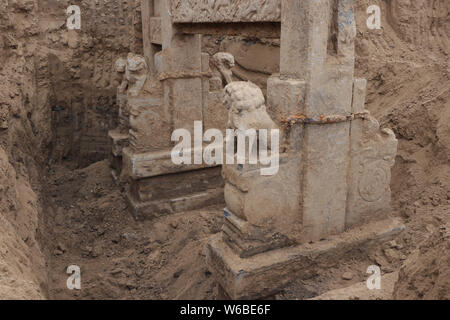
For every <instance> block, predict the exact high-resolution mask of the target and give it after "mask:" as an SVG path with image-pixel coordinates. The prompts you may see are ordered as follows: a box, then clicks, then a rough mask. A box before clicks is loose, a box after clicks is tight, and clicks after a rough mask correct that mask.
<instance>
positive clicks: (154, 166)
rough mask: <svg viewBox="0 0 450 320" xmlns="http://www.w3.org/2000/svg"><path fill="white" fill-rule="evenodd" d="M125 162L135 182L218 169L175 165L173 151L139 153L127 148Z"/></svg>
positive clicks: (202, 165) (124, 151)
mask: <svg viewBox="0 0 450 320" xmlns="http://www.w3.org/2000/svg"><path fill="white" fill-rule="evenodd" d="M193 152H195V151H193ZM193 152H192V154H193ZM192 158H193V157H192ZM123 161H124V167H125V168H126V170H128V175H129V176H130V177H131V178H132V179H134V180H138V179H144V178H149V177H155V176H160V175H166V174H171V173H180V172H186V171H195V170H200V169H204V168H210V167H217V165H208V164H206V163H203V164H200V165H195V164H190V165H178V164H174V163H173V162H172V158H171V150H164V151H154V152H143V153H137V152H133V150H132V149H131V148H125V149H124V150H123Z"/></svg>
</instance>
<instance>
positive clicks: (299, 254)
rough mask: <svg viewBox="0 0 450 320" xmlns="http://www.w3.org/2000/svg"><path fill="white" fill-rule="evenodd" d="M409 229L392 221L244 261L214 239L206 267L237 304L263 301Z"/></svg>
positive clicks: (220, 238) (355, 229)
mask: <svg viewBox="0 0 450 320" xmlns="http://www.w3.org/2000/svg"><path fill="white" fill-rule="evenodd" d="M404 229H405V227H404V225H403V224H402V223H401V222H400V221H398V220H395V219H392V218H389V219H386V220H382V221H377V222H373V223H370V224H367V225H365V226H363V227H360V228H354V229H352V230H349V231H347V232H345V233H342V234H340V235H338V236H334V237H331V238H330V239H329V240H325V241H320V242H315V243H312V244H303V245H300V246H296V247H289V248H284V249H279V250H272V251H269V252H265V253H262V254H259V255H256V256H253V257H251V258H246V259H243V258H240V257H239V256H238V255H236V254H235V253H234V252H233V250H232V249H231V248H230V247H229V246H228V245H227V244H226V243H225V242H224V241H223V240H222V235H221V234H217V235H215V236H213V237H212V239H211V241H210V243H209V244H208V245H207V247H206V263H207V266H208V268H209V270H210V271H211V272H212V273H213V274H214V277H215V278H216V280H217V281H218V284H219V285H220V287H222V288H223V289H224V290H225V292H226V294H227V295H228V296H229V297H230V298H232V299H234V300H244V299H249V300H250V299H260V298H265V297H269V296H272V295H274V294H276V293H278V292H280V291H281V290H282V289H283V288H284V287H285V286H286V285H287V284H289V283H290V282H292V281H294V280H299V279H302V277H307V276H309V275H310V274H311V272H310V271H311V270H314V268H317V267H318V266H321V265H327V261H330V259H341V258H342V257H344V256H345V257H346V258H351V257H352V255H357V254H360V253H361V251H364V250H369V249H370V248H372V247H374V246H377V245H379V244H381V243H383V242H386V241H389V240H392V239H393V238H394V237H396V236H397V235H398V234H400V233H401V232H402V231H403V230H404Z"/></svg>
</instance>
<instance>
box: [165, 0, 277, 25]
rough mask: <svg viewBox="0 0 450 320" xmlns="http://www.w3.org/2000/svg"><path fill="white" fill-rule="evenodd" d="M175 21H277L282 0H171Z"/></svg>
mask: <svg viewBox="0 0 450 320" xmlns="http://www.w3.org/2000/svg"><path fill="white" fill-rule="evenodd" d="M170 2H171V6H170V10H171V13H172V16H173V22H174V23H211V22H277V21H280V17H281V1H280V0H237V1H228V0H212V1H202V0H194V1H185V0H171V1H170Z"/></svg>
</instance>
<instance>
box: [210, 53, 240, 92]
mask: <svg viewBox="0 0 450 320" xmlns="http://www.w3.org/2000/svg"><path fill="white" fill-rule="evenodd" d="M211 63H212V66H213V68H212V71H213V76H212V78H211V81H210V84H211V88H210V90H211V91H216V90H222V89H223V88H224V87H225V86H226V85H228V84H230V83H231V82H233V72H232V71H231V69H233V68H234V65H235V62H234V57H233V55H232V54H230V53H227V52H219V53H216V54H215V55H214V56H213V57H212V59H211Z"/></svg>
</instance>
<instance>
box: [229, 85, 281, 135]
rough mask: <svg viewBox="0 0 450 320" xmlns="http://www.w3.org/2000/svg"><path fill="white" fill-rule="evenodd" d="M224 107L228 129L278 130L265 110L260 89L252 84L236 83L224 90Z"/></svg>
mask: <svg viewBox="0 0 450 320" xmlns="http://www.w3.org/2000/svg"><path fill="white" fill-rule="evenodd" d="M224 92H225V94H224V102H223V103H224V105H225V106H226V108H227V109H228V125H227V127H228V128H230V129H238V130H247V129H255V130H260V129H267V130H271V129H278V127H277V125H276V124H275V122H273V120H272V119H271V118H270V116H269V114H268V113H267V110H266V104H265V99H264V95H263V93H262V91H261V89H260V88H259V87H258V86H257V85H256V84H254V83H252V82H250V81H249V82H245V81H236V82H232V83H230V84H228V85H227V86H226V87H225V89H224Z"/></svg>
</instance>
